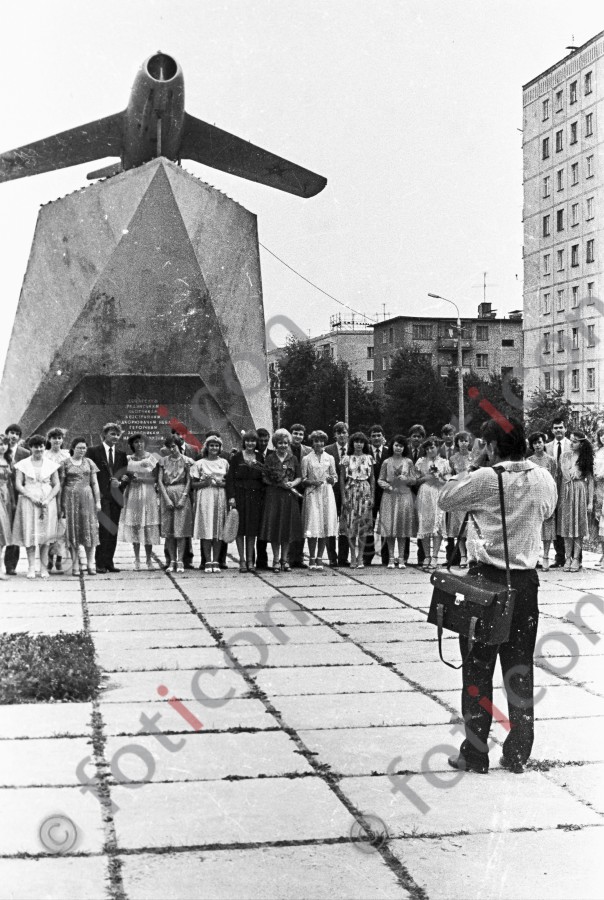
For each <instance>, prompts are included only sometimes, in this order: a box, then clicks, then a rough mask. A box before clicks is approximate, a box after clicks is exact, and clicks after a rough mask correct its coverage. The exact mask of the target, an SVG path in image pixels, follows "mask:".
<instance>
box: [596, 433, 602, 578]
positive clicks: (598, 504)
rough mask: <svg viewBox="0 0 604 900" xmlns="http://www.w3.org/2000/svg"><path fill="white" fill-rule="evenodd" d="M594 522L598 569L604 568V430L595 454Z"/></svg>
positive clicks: (597, 436)
mask: <svg viewBox="0 0 604 900" xmlns="http://www.w3.org/2000/svg"><path fill="white" fill-rule="evenodd" d="M594 520H595V523H596V525H597V528H594V531H596V530H597V535H595V537H596V539H597V540H598V541H599V542H600V551H601V556H600V559H599V560H598V562H597V563H596V566H597V568H601V567H602V566H604V428H598V430H597V431H596V449H595V453H594Z"/></svg>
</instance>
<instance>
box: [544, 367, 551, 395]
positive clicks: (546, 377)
mask: <svg viewBox="0 0 604 900" xmlns="http://www.w3.org/2000/svg"><path fill="white" fill-rule="evenodd" d="M543 387H544V389H545V390H546V391H551V389H552V376H551V372H544V374H543Z"/></svg>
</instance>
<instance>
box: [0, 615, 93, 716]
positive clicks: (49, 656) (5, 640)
mask: <svg viewBox="0 0 604 900" xmlns="http://www.w3.org/2000/svg"><path fill="white" fill-rule="evenodd" d="M100 684H101V673H100V671H99V669H98V666H97V664H96V662H95V659H94V645H93V643H92V640H91V639H90V636H89V635H87V634H85V633H84V632H76V633H75V634H74V633H64V632H59V634H52V635H49V634H28V633H26V632H20V633H18V634H2V635H0V703H3V704H8V703H53V702H55V703H56V702H61V701H68V700H69V701H85V700H92V699H93V698H94V697H96V696H97V694H98V692H99V688H100Z"/></svg>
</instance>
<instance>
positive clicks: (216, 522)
mask: <svg viewBox="0 0 604 900" xmlns="http://www.w3.org/2000/svg"><path fill="white" fill-rule="evenodd" d="M228 471H229V464H228V462H227V460H226V459H222V457H219V458H218V459H212V460H210V459H207V458H206V457H202V458H201V459H198V460H197V462H194V463H193V465H192V466H191V478H204V477H206V476H207V475H211V476H213V477H214V478H216V479H220V480H222V481H223V482H224V479H225V478H226V474H227V472H228ZM226 514H227V499H226V487H225V486H224V483H223V484H222V485H207V486H205V487H200V488H199V490H198V491H197V500H196V503H195V524H194V526H193V537H194V538H197V539H198V540H202V541H221V540H222V533H223V530H224V521H225V519H226Z"/></svg>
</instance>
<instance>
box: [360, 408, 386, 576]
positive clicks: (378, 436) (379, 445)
mask: <svg viewBox="0 0 604 900" xmlns="http://www.w3.org/2000/svg"><path fill="white" fill-rule="evenodd" d="M369 447H370V449H371V453H372V455H373V477H374V481H375V496H374V499H373V522H374V523H375V518H376V516H377V514H378V513H379V511H380V503H381V502H382V494H383V491H382V488H381V487H380V486H379V485H378V478H379V477H380V472H381V469H382V463H383V462H384V460H385V459H386V457H387V456H388V447H387V445H386V438H385V437H384V429H383V428H382V426H381V425H372V426H371V428H370V430H369ZM374 555H375V541H374V537H373V529H372V530H371V533H370V534H368V535H366V537H365V549H364V551H363V563H364V564H365V565H366V566H370V565H371V560H372V559H373V557H374ZM389 561H390V554H389V552H388V544H387V543H386V541H382V565H384V566H387V565H388V563H389Z"/></svg>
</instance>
